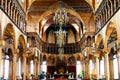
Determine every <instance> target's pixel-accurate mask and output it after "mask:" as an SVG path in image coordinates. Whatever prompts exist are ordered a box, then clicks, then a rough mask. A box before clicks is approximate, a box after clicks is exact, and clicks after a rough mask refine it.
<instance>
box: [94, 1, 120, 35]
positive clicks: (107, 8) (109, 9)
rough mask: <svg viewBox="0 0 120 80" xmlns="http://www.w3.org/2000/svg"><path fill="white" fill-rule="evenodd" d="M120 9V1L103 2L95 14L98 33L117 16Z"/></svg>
mask: <svg viewBox="0 0 120 80" xmlns="http://www.w3.org/2000/svg"><path fill="white" fill-rule="evenodd" d="M119 8H120V0H103V2H102V3H101V5H100V6H99V8H98V9H97V11H96V13H95V25H96V33H98V32H99V31H100V30H101V29H102V28H103V27H104V26H105V25H106V23H107V22H108V21H109V20H110V19H111V18H112V17H113V16H114V15H115V13H116V12H117V11H118V10H119Z"/></svg>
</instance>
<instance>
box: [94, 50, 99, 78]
mask: <svg viewBox="0 0 120 80" xmlns="http://www.w3.org/2000/svg"><path fill="white" fill-rule="evenodd" d="M99 54H100V52H96V53H94V56H95V58H96V63H95V74H96V78H97V80H99V59H98V58H99Z"/></svg>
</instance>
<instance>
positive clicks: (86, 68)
mask: <svg viewBox="0 0 120 80" xmlns="http://www.w3.org/2000/svg"><path fill="white" fill-rule="evenodd" d="M89 71H90V70H89V60H88V61H85V79H90V73H89Z"/></svg>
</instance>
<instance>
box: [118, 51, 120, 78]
mask: <svg viewBox="0 0 120 80" xmlns="http://www.w3.org/2000/svg"><path fill="white" fill-rule="evenodd" d="M117 57H118V58H117V59H118V74H119V79H120V50H119V51H118V55H117Z"/></svg>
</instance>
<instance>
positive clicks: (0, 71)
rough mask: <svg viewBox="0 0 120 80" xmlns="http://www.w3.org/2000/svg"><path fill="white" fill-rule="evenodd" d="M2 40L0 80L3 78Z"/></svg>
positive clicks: (0, 45) (0, 47)
mask: <svg viewBox="0 0 120 80" xmlns="http://www.w3.org/2000/svg"><path fill="white" fill-rule="evenodd" d="M2 54H3V53H2V40H0V78H2V77H3V59H2Z"/></svg>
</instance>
